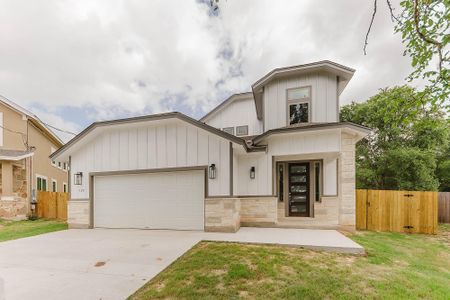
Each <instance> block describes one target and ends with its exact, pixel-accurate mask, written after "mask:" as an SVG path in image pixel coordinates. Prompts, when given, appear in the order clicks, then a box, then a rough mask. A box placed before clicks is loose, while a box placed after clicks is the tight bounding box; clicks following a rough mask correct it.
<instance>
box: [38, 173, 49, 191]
mask: <svg viewBox="0 0 450 300" xmlns="http://www.w3.org/2000/svg"><path fill="white" fill-rule="evenodd" d="M38 178H39V179H41V180H42V179H45V190H38ZM35 190H36V191H45V192H47V191H48V177H47V176H43V175H39V174H36V186H35Z"/></svg>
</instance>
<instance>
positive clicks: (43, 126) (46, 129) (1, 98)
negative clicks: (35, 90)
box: [0, 95, 64, 147]
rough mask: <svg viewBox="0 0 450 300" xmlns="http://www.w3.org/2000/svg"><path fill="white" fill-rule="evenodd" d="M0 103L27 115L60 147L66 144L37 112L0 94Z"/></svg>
mask: <svg viewBox="0 0 450 300" xmlns="http://www.w3.org/2000/svg"><path fill="white" fill-rule="evenodd" d="M0 103H2V104H4V105H5V106H7V107H9V108H11V109H12V110H14V111H16V112H18V113H19V114H22V115H25V116H27V118H28V119H29V120H30V121H31V123H33V125H35V126H36V127H37V128H38V129H40V130H41V131H42V132H43V133H44V134H45V135H47V137H48V138H49V139H51V140H52V141H53V142H54V143H55V144H56V145H57V146H58V147H61V146H62V145H64V143H63V141H62V140H61V139H60V138H59V137H58V136H57V135H56V134H55V133H54V132H53V131H52V130H51V129H50V128H49V127H48V126H47V125H46V124H45V123H44V122H42V121H41V120H40V119H39V118H38V117H37V116H36V115H35V114H33V113H32V112H30V111H29V110H27V109H25V108H23V107H22V106H20V105H18V104H17V103H14V102H13V101H11V100H9V99H8V98H6V97H4V96H2V95H0Z"/></svg>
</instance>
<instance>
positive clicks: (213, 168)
mask: <svg viewBox="0 0 450 300" xmlns="http://www.w3.org/2000/svg"><path fill="white" fill-rule="evenodd" d="M215 178H216V164H211V165H210V166H209V179H215Z"/></svg>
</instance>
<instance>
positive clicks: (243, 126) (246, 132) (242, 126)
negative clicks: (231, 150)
mask: <svg viewBox="0 0 450 300" xmlns="http://www.w3.org/2000/svg"><path fill="white" fill-rule="evenodd" d="M240 128H245V129H246V130H245V133H244V134H240V133H239V129H240ZM247 135H248V125H241V126H236V136H247Z"/></svg>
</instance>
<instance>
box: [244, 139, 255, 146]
mask: <svg viewBox="0 0 450 300" xmlns="http://www.w3.org/2000/svg"><path fill="white" fill-rule="evenodd" d="M245 143H246V144H247V146H252V145H253V141H252V140H246V141H245Z"/></svg>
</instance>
